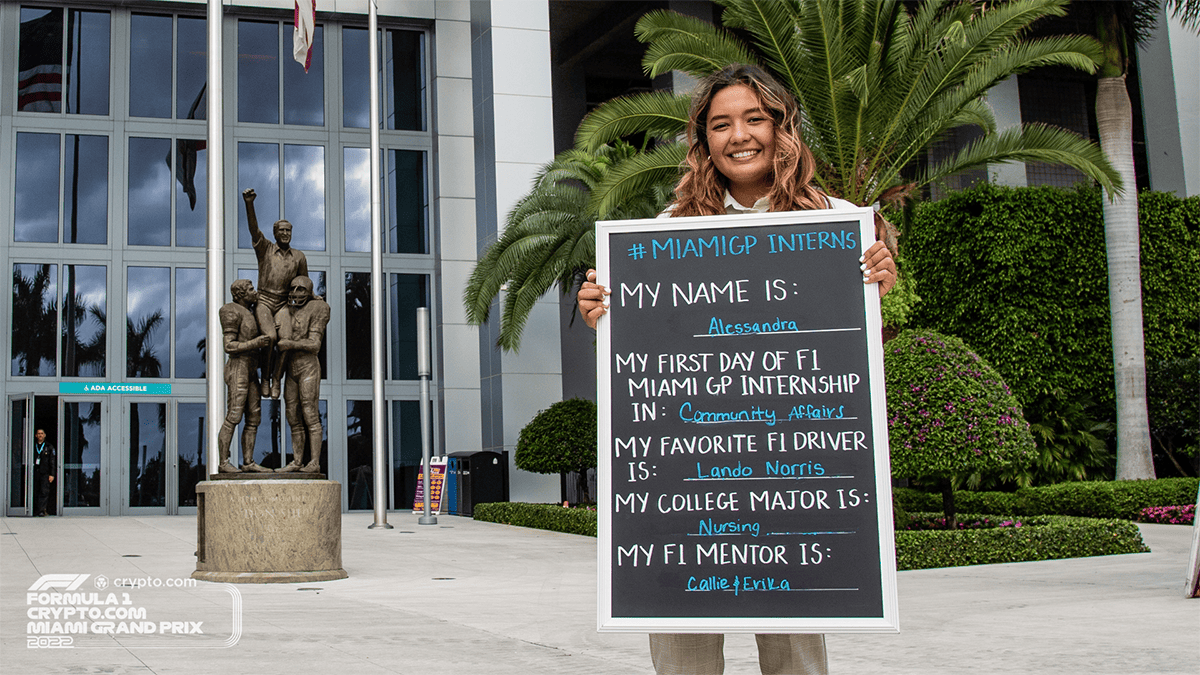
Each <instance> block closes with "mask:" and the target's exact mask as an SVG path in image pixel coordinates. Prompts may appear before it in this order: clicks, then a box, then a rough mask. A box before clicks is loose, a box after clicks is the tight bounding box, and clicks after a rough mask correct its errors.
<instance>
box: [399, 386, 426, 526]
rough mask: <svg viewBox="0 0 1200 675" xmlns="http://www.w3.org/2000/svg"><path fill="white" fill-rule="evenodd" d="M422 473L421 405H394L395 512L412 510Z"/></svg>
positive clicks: (410, 402)
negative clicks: (418, 477)
mask: <svg viewBox="0 0 1200 675" xmlns="http://www.w3.org/2000/svg"><path fill="white" fill-rule="evenodd" d="M420 472H421V402H420V401H392V480H393V481H394V483H393V484H394V485H395V486H396V493H395V499H394V500H393V501H394V503H393V504H392V508H394V509H411V508H412V507H413V497H414V496H415V494H416V491H417V475H418V474H419V473H420Z"/></svg>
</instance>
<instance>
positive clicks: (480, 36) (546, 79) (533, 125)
mask: <svg viewBox="0 0 1200 675" xmlns="http://www.w3.org/2000/svg"><path fill="white" fill-rule="evenodd" d="M474 15H475V16H474V19H475V23H476V25H475V32H476V34H477V37H476V47H475V49H476V52H477V54H479V56H478V57H477V59H476V63H479V64H480V65H481V68H480V70H481V72H479V73H476V78H477V81H476V101H475V103H476V115H479V116H482V117H483V118H485V119H483V120H478V119H477V120H476V122H477V124H476V129H482V130H483V133H485V134H487V135H488V136H489V137H490V139H484V142H485V143H486V142H487V140H491V142H492V145H491V147H490V148H486V149H485V150H490V153H489V152H487V151H484V152H479V151H478V149H477V153H476V157H477V158H480V159H481V161H486V162H490V163H491V164H492V165H491V166H484V167H476V177H477V181H479V182H477V187H478V188H479V189H481V190H485V191H489V192H491V193H492V194H490V195H479V199H481V200H483V202H484V205H483V206H484V208H482V209H480V210H479V211H477V212H478V213H484V214H486V217H487V218H489V219H491V218H494V219H495V221H496V222H495V223H490V222H488V223H479V226H480V227H479V228H478V229H479V233H480V242H479V243H480V245H481V246H484V245H487V244H490V243H491V242H492V241H494V240H495V236H496V234H498V233H499V231H500V230H502V229H503V218H504V216H505V214H507V213H508V211H509V210H510V209H511V208H512V206H513V205H514V204H515V203H516V201H517V200H518V199H519V198H520V197H521V196H523V195H524V194H525V193H526V192H528V190H529V186H530V183H531V182H532V180H533V177H534V176H535V175H536V173H537V171H538V169H539V168H540V167H541V166H542V165H543V164H545V163H547V162H549V161H550V160H552V159H553V158H554V115H553V101H552V98H551V96H552V91H551V85H550V17H549V7H548V5H547V3H546V2H545V0H489V1H488V2H487V3H486V6H485V7H482V8H477V9H476V10H475V11H474ZM489 74H490V75H491V77H490V78H488V75H489ZM480 78H483V79H482V81H481V80H480ZM489 154H490V155H491V156H490V157H489V156H488V155H489ZM447 295H449V288H448V287H447ZM556 301H557V298H556V297H553V296H552V295H548V296H547V297H546V298H543V299H542V300H541V301H539V302H538V304H537V306H536V307H535V308H534V310H533V311H532V312H531V313H530V316H529V320H528V322H527V323H526V326H525V330H524V332H523V334H522V336H523V339H522V344H521V349H520V352H519V353H516V354H512V353H497V352H496V350H494V349H493V348H492V345H491V343H492V342H493V341H494V335H495V327H494V326H492V327H491V329H490V330H489V331H488V332H487V334H486V335H485V336H484V337H483V339H481V340H480V342H479V349H480V351H481V352H482V353H483V354H482V357H481V361H482V365H483V369H482V370H483V373H482V379H483V380H485V382H484V384H483V391H482V392H481V396H480V401H481V406H482V408H483V413H482V414H483V416H484V423H483V425H484V433H483V437H484V447H485V448H487V449H490V450H495V451H499V450H504V451H507V452H508V453H509V489H510V498H511V499H512V500H513V501H524V502H554V501H557V500H558V498H559V494H560V490H559V480H558V477H557V476H545V475H539V474H532V473H527V472H524V471H521V470H519V469H517V468H516V466H515V464H514V463H513V457H514V455H515V452H516V443H517V437H518V435H519V434H520V431H521V428H522V427H524V426H525V425H526V424H528V422H529V420H531V419H532V418H533V416H534V415H536V414H537V413H538V411H540V410H542V409H545V408H546V407H548V406H549V405H551V404H552V403H555V402H556V401H558V400H560V399H561V392H562V365H561V364H562V361H561V347H560V343H559V336H558V304H557V302H556ZM492 321H493V322H494V321H496V318H493V319H492Z"/></svg>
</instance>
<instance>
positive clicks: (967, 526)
mask: <svg viewBox="0 0 1200 675" xmlns="http://www.w3.org/2000/svg"><path fill="white" fill-rule="evenodd" d="M1021 525H1022V523H1021V521H1019V520H1007V519H1006V520H996V519H993V518H986V517H981V516H971V517H970V518H963V519H962V520H959V519H957V518H956V519H955V520H954V522H951V521H950V519H949V518H947V517H945V516H932V515H930V514H928V513H910V514H907V517H906V518H897V519H896V529H897V530H984V529H990V528H994V527H1021Z"/></svg>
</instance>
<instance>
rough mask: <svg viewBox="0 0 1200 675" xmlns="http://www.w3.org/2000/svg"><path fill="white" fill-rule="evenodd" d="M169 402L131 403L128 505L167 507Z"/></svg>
mask: <svg viewBox="0 0 1200 675" xmlns="http://www.w3.org/2000/svg"><path fill="white" fill-rule="evenodd" d="M166 449H167V404H166V403H130V404H129V505H130V506H165V505H166V503H167V500H166V482H167V481H166V478H167V461H166V460H167V453H166Z"/></svg>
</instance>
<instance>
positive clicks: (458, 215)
mask: <svg viewBox="0 0 1200 675" xmlns="http://www.w3.org/2000/svg"><path fill="white" fill-rule="evenodd" d="M345 1H347V2H348V1H349V0H345ZM381 4H382V3H381ZM391 4H412V3H401V2H395V3H391ZM434 4H436V7H435V8H434V9H435V14H436V18H435V21H434V28H433V40H434V45H433V46H434V48H433V60H434V62H433V68H432V71H433V74H434V76H433V119H434V120H435V124H436V126H435V131H436V134H435V135H434V158H435V159H434V162H435V163H434V170H433V175H434V191H433V193H434V209H433V210H434V213H436V214H437V225H436V236H437V238H438V244H439V249H438V250H439V251H440V253H441V284H439V288H440V289H441V298H440V302H439V303H438V308H439V310H440V311H439V315H438V316H436V317H434V318H435V320H436V321H439V322H440V325H439V327H440V332H441V336H442V344H441V352H440V354H439V356H440V359H439V366H440V367H439V371H440V375H441V377H440V380H441V383H442V388H441V391H440V392H439V394H440V396H441V399H442V410H443V411H444V421H445V423H444V424H443V425H442V428H441V432H442V433H441V437H442V438H443V439H444V441H445V450H446V452H462V451H472V450H479V449H481V448H482V445H481V441H480V438H481V422H480V420H481V415H480V403H479V349H478V344H479V331H478V329H477V328H475V327H474V326H470V325H468V324H467V319H466V314H465V312H464V311H463V305H462V300H461V298H462V292H463V289H464V288H465V287H466V281H467V278H468V277H469V276H470V274H471V269H472V267H473V266H474V262H475V251H476V237H475V148H474V146H475V131H474V118H473V115H472V107H471V77H472V75H473V73H472V67H471V11H470V5H469V4H468V3H466V2H464V1H463V0H437V2H436V3H434Z"/></svg>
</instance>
